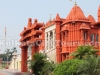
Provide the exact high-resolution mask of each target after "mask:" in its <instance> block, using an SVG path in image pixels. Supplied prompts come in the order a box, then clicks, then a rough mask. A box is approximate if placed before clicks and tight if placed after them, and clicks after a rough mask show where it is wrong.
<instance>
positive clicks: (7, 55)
mask: <svg viewBox="0 0 100 75" xmlns="http://www.w3.org/2000/svg"><path fill="white" fill-rule="evenodd" d="M5 54H6V57H7V67H8V59H9V58H8V57H9V54H10V49H6V51H5Z"/></svg>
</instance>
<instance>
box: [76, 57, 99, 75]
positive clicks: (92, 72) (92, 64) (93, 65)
mask: <svg viewBox="0 0 100 75" xmlns="http://www.w3.org/2000/svg"><path fill="white" fill-rule="evenodd" d="M83 61H84V63H83V64H82V65H81V66H80V67H79V70H78V72H80V73H81V74H80V75H100V57H95V56H93V55H89V56H88V57H87V59H83Z"/></svg>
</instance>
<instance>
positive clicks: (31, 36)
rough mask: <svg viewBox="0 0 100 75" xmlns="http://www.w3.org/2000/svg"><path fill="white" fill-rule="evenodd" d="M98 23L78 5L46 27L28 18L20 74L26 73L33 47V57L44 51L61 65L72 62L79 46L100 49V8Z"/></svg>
mask: <svg viewBox="0 0 100 75" xmlns="http://www.w3.org/2000/svg"><path fill="white" fill-rule="evenodd" d="M97 16H98V21H97V22H96V21H95V19H94V18H93V16H92V15H89V16H88V17H85V16H84V13H83V11H82V10H81V8H80V7H79V6H77V5H75V6H74V7H73V8H72V9H71V11H70V13H69V14H68V16H67V17H66V18H60V16H59V14H57V15H56V17H55V19H54V20H50V21H48V22H47V23H46V24H44V23H39V22H38V21H37V20H36V19H35V20H34V23H32V19H31V18H29V20H28V26H27V27H24V30H23V31H22V32H21V33H20V36H21V39H20V42H21V45H20V48H21V52H22V61H21V71H22V72H25V71H27V66H26V64H25V62H26V61H27V48H28V47H29V46H31V50H32V53H31V54H32V55H33V54H34V53H36V52H41V51H44V52H45V53H47V55H48V57H49V58H50V60H53V61H54V62H58V63H60V62H62V61H64V60H66V59H69V58H70V57H68V55H69V54H70V53H72V52H73V51H74V50H76V48H77V47H78V46H79V45H87V44H88V45H92V46H93V47H95V48H96V49H100V6H99V9H98V14H97Z"/></svg>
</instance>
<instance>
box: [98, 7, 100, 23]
mask: <svg viewBox="0 0 100 75" xmlns="http://www.w3.org/2000/svg"><path fill="white" fill-rule="evenodd" d="M98 22H100V6H99V8H98Z"/></svg>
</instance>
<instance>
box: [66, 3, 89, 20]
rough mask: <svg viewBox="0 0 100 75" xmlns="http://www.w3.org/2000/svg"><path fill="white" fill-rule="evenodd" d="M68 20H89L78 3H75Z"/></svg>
mask: <svg viewBox="0 0 100 75" xmlns="http://www.w3.org/2000/svg"><path fill="white" fill-rule="evenodd" d="M66 20H87V19H86V17H85V16H84V13H83V11H82V10H81V8H80V7H79V6H77V5H75V6H74V7H73V8H72V10H71V11H70V13H69V15H68V16H67V18H66Z"/></svg>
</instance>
